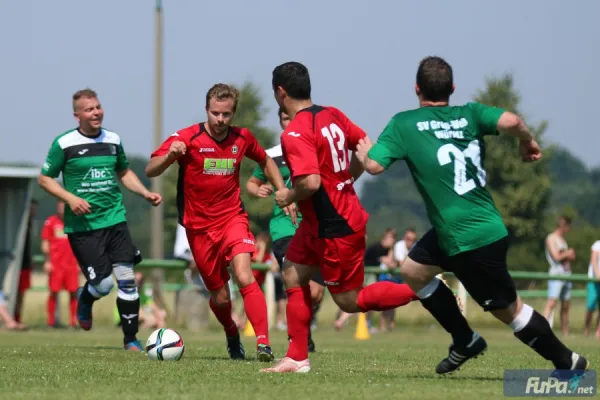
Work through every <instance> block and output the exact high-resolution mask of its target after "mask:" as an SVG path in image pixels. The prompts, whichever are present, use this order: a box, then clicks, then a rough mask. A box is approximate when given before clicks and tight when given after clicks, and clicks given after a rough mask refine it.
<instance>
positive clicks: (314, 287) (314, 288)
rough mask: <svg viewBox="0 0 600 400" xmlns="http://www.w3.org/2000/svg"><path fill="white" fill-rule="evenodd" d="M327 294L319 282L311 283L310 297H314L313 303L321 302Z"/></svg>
mask: <svg viewBox="0 0 600 400" xmlns="http://www.w3.org/2000/svg"><path fill="white" fill-rule="evenodd" d="M324 295H325V288H324V287H323V286H321V285H319V284H318V283H314V282H311V283H310V297H311V298H312V301H313V304H320V303H321V301H323V296H324Z"/></svg>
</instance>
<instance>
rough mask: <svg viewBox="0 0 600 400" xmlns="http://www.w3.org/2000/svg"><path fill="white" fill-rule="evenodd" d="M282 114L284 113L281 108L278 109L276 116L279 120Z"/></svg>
mask: <svg viewBox="0 0 600 400" xmlns="http://www.w3.org/2000/svg"><path fill="white" fill-rule="evenodd" d="M284 113H285V111H283V108H281V107H279V110H277V115H278V116H279V119H281V115H282V114H284Z"/></svg>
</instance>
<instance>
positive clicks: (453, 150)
mask: <svg viewBox="0 0 600 400" xmlns="http://www.w3.org/2000/svg"><path fill="white" fill-rule="evenodd" d="M450 155H452V156H453V158H454V191H455V192H456V193H457V194H458V195H459V196H462V195H463V194H465V193H468V192H470V191H471V190H473V189H475V187H476V184H475V181H474V180H473V179H467V158H468V159H470V160H471V162H472V163H473V165H474V166H475V168H477V180H478V181H479V184H480V185H481V186H482V187H484V186H485V178H486V173H485V170H484V169H483V168H482V167H481V148H480V146H479V141H478V140H473V141H472V142H471V143H469V145H468V146H467V148H466V149H465V150H463V151H460V149H459V148H457V147H456V146H455V145H453V144H451V143H448V144H445V145H443V146H442V147H440V148H439V150H438V152H437V158H438V161H439V163H440V165H441V166H444V165H447V164H450V163H451V162H452V157H450Z"/></svg>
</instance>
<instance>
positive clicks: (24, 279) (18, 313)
mask: <svg viewBox="0 0 600 400" xmlns="http://www.w3.org/2000/svg"><path fill="white" fill-rule="evenodd" d="M38 206H39V203H38V201H37V200H36V199H32V200H31V203H30V205H29V220H28V221H27V232H26V233H25V246H24V247H23V258H22V260H21V271H20V273H19V287H18V290H17V302H16V303H15V321H16V322H17V324H19V326H20V327H21V328H23V329H24V328H26V326H25V325H23V323H22V322H21V318H22V311H23V300H24V298H25V292H26V291H27V290H28V289H29V288H30V287H31V269H32V268H33V255H32V254H31V233H32V232H31V231H32V221H33V219H34V218H35V215H36V213H37V209H38Z"/></svg>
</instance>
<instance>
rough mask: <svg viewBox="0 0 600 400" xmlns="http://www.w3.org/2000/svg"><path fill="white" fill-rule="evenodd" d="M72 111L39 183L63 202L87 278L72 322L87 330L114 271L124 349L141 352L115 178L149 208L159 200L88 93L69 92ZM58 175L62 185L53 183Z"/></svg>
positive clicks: (131, 256) (133, 254)
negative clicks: (69, 126)
mask: <svg viewBox="0 0 600 400" xmlns="http://www.w3.org/2000/svg"><path fill="white" fill-rule="evenodd" d="M73 112H74V116H75V119H76V120H77V121H78V123H79V126H78V127H77V128H76V129H72V130H69V131H67V132H65V133H63V134H61V135H59V136H57V137H56V138H55V139H54V141H53V142H52V145H51V147H50V150H49V152H48V156H47V158H46V162H45V163H44V165H43V167H42V172H41V174H40V176H39V179H38V181H39V184H40V186H41V187H42V188H43V189H44V190H46V191H47V192H48V193H50V194H51V195H53V196H55V197H57V198H59V199H61V200H62V201H64V202H65V203H67V204H68V205H69V206H68V207H65V216H64V224H65V233H66V234H67V235H68V238H69V243H70V244H71V248H72V249H73V253H74V254H75V257H76V258H77V261H78V264H79V266H80V268H81V270H82V272H83V274H84V276H85V278H86V281H87V282H86V284H85V286H84V287H83V288H82V289H81V290H80V293H79V296H78V304H77V319H78V321H79V325H80V326H81V328H83V329H84V330H90V329H91V328H92V305H93V303H94V301H95V300H97V299H99V298H101V297H104V296H106V295H108V294H109V293H110V291H111V290H112V288H113V285H114V284H113V279H112V274H113V273H114V274H115V277H116V279H117V284H118V293H117V307H118V309H119V313H120V314H121V318H122V319H123V320H126V321H127V322H126V323H123V325H122V328H123V334H124V347H125V349H126V350H133V351H142V350H143V347H142V345H141V344H140V342H139V341H138V340H137V338H136V335H137V332H138V314H139V308H140V300H139V294H138V291H137V287H136V285H135V281H134V273H133V265H134V263H137V261H138V260H139V252H137V251H136V249H135V247H134V245H133V243H132V240H131V236H130V234H129V229H128V227H127V219H126V216H125V207H124V206H123V195H122V193H121V189H120V188H119V181H120V182H121V183H122V184H123V185H124V186H125V187H126V188H127V189H129V190H130V191H132V192H133V193H136V194H138V195H140V196H142V197H143V198H144V199H146V200H147V201H148V202H150V203H151V204H152V205H154V206H157V205H159V204H160V203H161V201H162V198H161V196H160V195H159V194H157V193H151V192H150V191H148V189H146V187H145V186H144V185H143V184H142V182H140V180H139V179H138V177H137V175H136V174H135V173H134V172H133V171H132V170H131V169H129V163H128V161H127V156H126V154H125V150H124V148H123V144H122V142H121V137H120V136H119V135H118V134H117V133H115V132H111V131H109V130H107V129H104V128H102V120H103V117H104V111H103V110H102V106H101V105H100V102H99V101H98V96H97V95H96V93H95V92H94V91H93V90H91V89H85V90H80V91H78V92H77V93H75V94H74V95H73ZM60 174H62V180H63V184H64V188H63V187H62V186H61V185H60V184H59V183H58V182H57V181H56V180H55V178H57V177H58V176H59V175H60Z"/></svg>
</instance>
